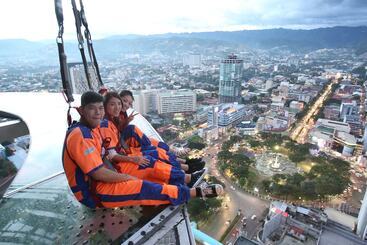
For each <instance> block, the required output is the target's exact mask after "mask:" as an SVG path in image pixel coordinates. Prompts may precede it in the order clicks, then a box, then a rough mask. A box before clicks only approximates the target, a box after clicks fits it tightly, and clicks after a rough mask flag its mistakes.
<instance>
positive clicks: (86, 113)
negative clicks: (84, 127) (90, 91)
mask: <svg viewBox="0 0 367 245" xmlns="http://www.w3.org/2000/svg"><path fill="white" fill-rule="evenodd" d="M80 114H81V116H82V120H83V121H84V122H85V123H86V124H88V126H89V127H91V128H96V127H98V125H99V123H100V122H101V120H102V118H103V116H104V107H103V103H102V102H96V103H90V104H87V105H85V106H82V107H80Z"/></svg>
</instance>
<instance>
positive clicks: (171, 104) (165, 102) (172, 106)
mask: <svg viewBox="0 0 367 245" xmlns="http://www.w3.org/2000/svg"><path fill="white" fill-rule="evenodd" d="M157 109H158V114H167V113H180V112H194V111H196V93H195V92H194V91H192V90H169V91H165V92H161V93H159V94H158V95H157Z"/></svg>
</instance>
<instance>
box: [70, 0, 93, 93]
mask: <svg viewBox="0 0 367 245" xmlns="http://www.w3.org/2000/svg"><path fill="white" fill-rule="evenodd" d="M71 4H72V6H73V13H74V18H75V28H76V34H77V37H78V43H79V45H78V48H79V51H80V55H81V57H82V61H83V66H84V72H85V76H86V78H87V83H88V88H89V90H93V87H92V83H91V79H90V75H89V71H88V63H87V59H86V57H85V52H84V39H83V35H82V31H81V27H82V20H81V13H80V11H79V10H78V8H77V7H76V3H75V0H71Z"/></svg>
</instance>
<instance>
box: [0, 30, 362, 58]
mask: <svg viewBox="0 0 367 245" xmlns="http://www.w3.org/2000/svg"><path fill="white" fill-rule="evenodd" d="M65 46H66V50H67V51H68V50H71V51H70V53H71V56H72V57H73V56H74V55H76V54H77V53H78V52H77V44H76V43H74V42H71V41H66V43H65ZM94 46H95V50H96V53H97V56H100V57H102V58H111V57H112V58H114V57H118V56H119V55H121V54H123V53H147V52H148V53H149V52H155V51H157V52H161V53H163V54H177V53H178V52H180V51H193V52H201V51H202V50H206V49H213V48H218V47H229V48H239V47H240V48H248V49H271V48H283V49H289V50H291V51H296V52H299V51H301V52H304V51H305V52H307V51H312V50H316V49H322V48H353V49H355V50H357V52H358V53H363V52H366V51H367V26H358V27H341V26H340V27H329V28H318V29H311V30H292V29H283V28H279V29H265V30H243V31H231V32H225V31H217V32H195V33H167V34H158V35H148V36H142V35H121V36H112V37H108V38H104V39H99V40H94ZM69 55H70V54H69ZM21 56H22V57H39V56H44V57H48V58H52V57H57V46H56V44H55V43H51V42H31V41H27V40H22V39H5V40H0V58H8V59H10V58H12V57H21ZM56 60H57V59H56Z"/></svg>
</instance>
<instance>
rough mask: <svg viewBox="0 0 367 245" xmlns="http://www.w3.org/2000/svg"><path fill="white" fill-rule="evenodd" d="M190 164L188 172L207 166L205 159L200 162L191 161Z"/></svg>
mask: <svg viewBox="0 0 367 245" xmlns="http://www.w3.org/2000/svg"><path fill="white" fill-rule="evenodd" d="M188 166H189V170H188V171H187V173H188V174H192V173H194V172H196V171H200V170H202V169H203V168H204V167H205V162H204V161H200V162H197V161H195V162H190V163H188Z"/></svg>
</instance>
